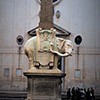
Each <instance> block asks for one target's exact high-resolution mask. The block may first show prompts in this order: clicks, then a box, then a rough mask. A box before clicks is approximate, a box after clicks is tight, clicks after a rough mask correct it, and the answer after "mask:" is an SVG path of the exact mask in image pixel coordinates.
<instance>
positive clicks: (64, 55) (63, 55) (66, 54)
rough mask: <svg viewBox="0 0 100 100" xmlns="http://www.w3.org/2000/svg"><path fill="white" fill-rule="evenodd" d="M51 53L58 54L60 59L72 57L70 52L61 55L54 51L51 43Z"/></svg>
mask: <svg viewBox="0 0 100 100" xmlns="http://www.w3.org/2000/svg"><path fill="white" fill-rule="evenodd" d="M50 51H51V52H52V53H54V54H57V55H58V56H60V57H68V56H71V54H70V53H69V52H65V53H64V54H63V53H60V52H58V51H55V50H53V44H52V43H51V46H50Z"/></svg>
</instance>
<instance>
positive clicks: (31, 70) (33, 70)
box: [28, 67, 38, 72]
mask: <svg viewBox="0 0 100 100" xmlns="http://www.w3.org/2000/svg"><path fill="white" fill-rule="evenodd" d="M37 70H38V68H36V67H31V68H30V69H29V70H28V72H36V71H37Z"/></svg>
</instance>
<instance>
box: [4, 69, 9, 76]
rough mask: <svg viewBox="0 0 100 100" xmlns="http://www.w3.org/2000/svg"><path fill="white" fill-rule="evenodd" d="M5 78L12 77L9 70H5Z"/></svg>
mask: <svg viewBox="0 0 100 100" xmlns="http://www.w3.org/2000/svg"><path fill="white" fill-rule="evenodd" d="M4 76H5V77H9V76H10V69H9V68H4Z"/></svg>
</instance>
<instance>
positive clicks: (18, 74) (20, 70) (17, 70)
mask: <svg viewBox="0 0 100 100" xmlns="http://www.w3.org/2000/svg"><path fill="white" fill-rule="evenodd" d="M16 76H18V77H20V76H22V69H21V68H17V69H16Z"/></svg>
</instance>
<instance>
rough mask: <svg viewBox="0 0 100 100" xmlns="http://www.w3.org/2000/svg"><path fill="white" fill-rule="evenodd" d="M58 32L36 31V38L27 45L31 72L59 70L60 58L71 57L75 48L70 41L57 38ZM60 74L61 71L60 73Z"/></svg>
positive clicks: (52, 30) (39, 29)
mask: <svg viewBox="0 0 100 100" xmlns="http://www.w3.org/2000/svg"><path fill="white" fill-rule="evenodd" d="M55 34H56V30H55V29H53V28H51V29H50V30H46V29H44V30H42V28H38V29H36V36H35V37H32V38H30V39H29V40H28V41H27V42H26V43H25V46H24V47H25V54H26V55H27V57H28V59H29V71H31V72H36V71H38V70H39V71H42V72H43V71H45V70H50V71H53V70H57V71H58V70H59V69H58V60H59V57H67V56H70V55H71V52H72V49H73V46H72V43H71V41H70V40H65V39H63V38H58V37H56V35H55ZM59 72H60V71H59Z"/></svg>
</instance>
